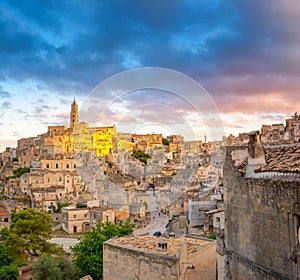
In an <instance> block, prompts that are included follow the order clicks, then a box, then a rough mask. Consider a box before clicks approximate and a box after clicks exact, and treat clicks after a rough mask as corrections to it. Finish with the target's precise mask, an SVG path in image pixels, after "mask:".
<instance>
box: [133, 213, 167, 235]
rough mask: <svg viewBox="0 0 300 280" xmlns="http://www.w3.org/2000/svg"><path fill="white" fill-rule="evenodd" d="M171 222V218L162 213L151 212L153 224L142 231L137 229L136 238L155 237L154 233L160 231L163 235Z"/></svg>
mask: <svg viewBox="0 0 300 280" xmlns="http://www.w3.org/2000/svg"><path fill="white" fill-rule="evenodd" d="M168 222H169V217H168V216H166V215H164V214H162V213H160V214H159V211H158V210H155V211H153V212H151V223H150V224H149V225H148V226H146V227H144V228H141V229H137V230H135V231H134V232H133V234H134V235H135V236H140V235H147V234H149V235H153V233H154V232H156V231H160V232H161V233H163V232H164V231H165V230H166V225H167V223H168Z"/></svg>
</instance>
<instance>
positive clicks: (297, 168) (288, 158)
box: [255, 144, 300, 173]
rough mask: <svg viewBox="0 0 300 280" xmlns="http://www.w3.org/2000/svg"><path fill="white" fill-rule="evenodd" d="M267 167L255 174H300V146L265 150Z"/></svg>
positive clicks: (285, 146)
mask: <svg viewBox="0 0 300 280" xmlns="http://www.w3.org/2000/svg"><path fill="white" fill-rule="evenodd" d="M264 150H265V159H266V166H264V167H261V168H259V169H257V170H256V171H255V172H280V173H300V145H299V144H295V145H282V146H275V147H268V148H265V149H264Z"/></svg>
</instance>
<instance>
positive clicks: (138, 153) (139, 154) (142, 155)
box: [132, 150, 150, 164]
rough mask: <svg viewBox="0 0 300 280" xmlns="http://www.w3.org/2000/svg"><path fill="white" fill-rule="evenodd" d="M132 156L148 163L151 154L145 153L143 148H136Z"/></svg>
mask: <svg viewBox="0 0 300 280" xmlns="http://www.w3.org/2000/svg"><path fill="white" fill-rule="evenodd" d="M132 156H133V157H134V158H136V159H138V160H139V161H140V162H143V163H145V164H147V161H148V159H149V158H150V155H149V154H145V153H144V152H143V151H142V150H134V151H133V153H132Z"/></svg>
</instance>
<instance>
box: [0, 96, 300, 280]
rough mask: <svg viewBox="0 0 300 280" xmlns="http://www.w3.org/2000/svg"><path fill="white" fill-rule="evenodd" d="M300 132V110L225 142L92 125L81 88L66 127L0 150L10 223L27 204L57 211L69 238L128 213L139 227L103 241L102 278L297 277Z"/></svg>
mask: <svg viewBox="0 0 300 280" xmlns="http://www.w3.org/2000/svg"><path fill="white" fill-rule="evenodd" d="M299 140H300V119H299V117H298V115H297V114H295V115H294V116H293V117H292V118H290V119H287V120H286V124H285V125H284V124H271V125H263V126H262V127H261V131H254V132H250V133H240V134H239V135H238V136H237V137H235V136H233V135H229V136H228V137H226V138H224V139H223V141H219V142H206V141H204V142H202V141H185V140H184V137H183V136H181V135H170V136H167V137H163V136H162V134H154V133H153V134H145V135H139V134H130V133H121V132H118V129H117V127H116V125H112V126H106V127H90V126H89V124H88V123H86V122H80V116H79V110H78V105H77V103H76V100H75V99H74V101H73V103H72V104H71V109H70V125H69V126H68V127H67V126H49V127H48V129H47V132H46V133H43V134H40V135H37V136H33V137H30V138H24V139H20V140H18V143H17V148H6V150H5V151H3V152H2V153H1V154H0V180H1V181H0V184H1V189H0V191H1V197H0V209H1V211H0V229H3V228H6V227H9V226H10V224H11V222H12V217H13V214H14V213H17V212H18V211H20V210H23V209H28V208H33V209H35V210H38V211H43V212H45V213H48V214H49V215H50V216H51V219H52V223H53V237H56V238H57V239H59V238H62V240H63V239H68V238H71V239H72V238H73V239H74V238H75V239H76V238H77V237H79V236H83V235H84V234H85V233H87V232H90V231H91V230H92V229H93V228H95V227H96V225H97V224H98V223H99V222H104V223H105V222H111V223H113V224H115V223H117V222H119V221H125V220H130V221H131V222H132V223H133V224H135V230H134V231H133V234H132V235H131V236H129V237H120V238H116V237H115V238H113V239H110V240H109V241H107V242H105V243H104V259H103V267H104V279H124V275H127V276H128V278H126V279H134V278H132V277H131V276H130V275H131V274H132V275H134V274H135V275H137V274H139V275H146V276H144V278H137V279H153V278H154V279H156V278H157V279H158V277H159V276H160V277H163V279H242V276H243V275H245V274H247V275H249V277H250V278H251V279H297V278H296V277H297V276H299V271H300V268H299V263H300V261H299V259H300V254H299V250H300V249H299V240H300V238H299V236H300V234H299V232H300V210H299V209H300V208H299V205H300V201H299V200H300V197H299V172H300V144H299ZM71 239H70V240H71ZM267 239H268V240H267ZM76 242H78V241H76ZM273 255H276V259H274V258H273V257H272V256H273ZM121 256H122V257H121ZM138 257H140V258H141V261H140V262H139V264H136V258H138ZM112 259H115V260H116V261H115V263H113V264H112V262H111V260H112ZM166 263H168V265H167V267H168V269H166V266H165V264H166ZM216 267H217V269H216ZM287 267H289V269H288V270H287V269H286V268H287ZM120 270H122V273H120ZM106 275H107V276H106ZM109 275H113V277H110V276H109ZM216 277H218V278H216ZM260 277H261V278H260ZM276 277H277V278H276ZM278 277H279V278H278ZM293 277H294V278H293ZM250 278H248V279H250Z"/></svg>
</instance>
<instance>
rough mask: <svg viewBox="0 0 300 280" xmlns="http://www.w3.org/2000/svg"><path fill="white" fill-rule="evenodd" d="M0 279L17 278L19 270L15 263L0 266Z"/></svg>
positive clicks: (15, 279)
mask: <svg viewBox="0 0 300 280" xmlns="http://www.w3.org/2000/svg"><path fill="white" fill-rule="evenodd" d="M0 279H1V280H17V279H19V271H18V267H17V265H16V264H13V263H12V264H10V265H3V266H1V267H0Z"/></svg>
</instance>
